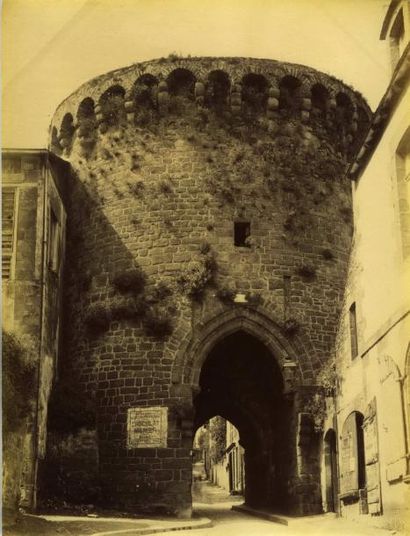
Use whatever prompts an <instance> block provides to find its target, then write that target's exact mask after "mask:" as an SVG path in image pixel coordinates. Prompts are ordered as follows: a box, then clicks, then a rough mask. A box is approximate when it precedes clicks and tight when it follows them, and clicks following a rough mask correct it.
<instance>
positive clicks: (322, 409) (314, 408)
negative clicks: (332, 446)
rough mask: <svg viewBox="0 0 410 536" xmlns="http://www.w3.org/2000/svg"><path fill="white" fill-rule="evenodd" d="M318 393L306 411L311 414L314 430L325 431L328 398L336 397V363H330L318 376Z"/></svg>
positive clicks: (308, 403)
mask: <svg viewBox="0 0 410 536" xmlns="http://www.w3.org/2000/svg"><path fill="white" fill-rule="evenodd" d="M316 385H317V387H318V391H317V392H316V393H314V394H313V395H312V396H311V397H310V399H309V400H308V401H307V403H306V404H305V411H306V412H307V413H310V415H311V417H312V420H313V425H314V430H315V431H316V432H322V431H323V425H324V422H325V418H326V397H332V396H334V393H335V389H336V366H335V361H334V360H330V361H328V362H327V363H326V364H325V365H324V366H323V367H322V369H321V370H320V372H319V374H318V375H317V376H316Z"/></svg>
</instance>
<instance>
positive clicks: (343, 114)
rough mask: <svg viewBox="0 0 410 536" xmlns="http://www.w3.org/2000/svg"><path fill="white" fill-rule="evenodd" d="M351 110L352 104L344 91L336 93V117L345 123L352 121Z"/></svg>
mask: <svg viewBox="0 0 410 536" xmlns="http://www.w3.org/2000/svg"><path fill="white" fill-rule="evenodd" d="M353 111H354V110H353V104H352V101H351V100H350V97H348V95H346V93H338V94H337V95H336V113H337V119H338V120H339V121H340V122H342V123H344V124H345V125H347V124H349V123H351V122H352V119H353Z"/></svg>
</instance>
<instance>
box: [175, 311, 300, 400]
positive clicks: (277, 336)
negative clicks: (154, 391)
mask: <svg viewBox="0 0 410 536" xmlns="http://www.w3.org/2000/svg"><path fill="white" fill-rule="evenodd" d="M236 331H244V332H245V333H248V334H249V335H252V336H254V337H255V338H256V339H258V340H259V341H260V342H261V343H263V344H264V345H265V346H266V347H267V348H268V350H269V351H270V352H271V354H272V355H273V356H275V359H276V360H277V362H278V366H279V367H280V368H281V370H282V374H283V378H284V384H285V390H287V391H291V390H292V389H293V387H294V386H295V385H298V384H300V383H301V381H302V373H301V367H300V363H299V359H298V354H297V352H296V350H295V347H294V345H293V344H292V343H291V342H290V341H289V340H288V339H287V338H286V337H285V336H284V335H283V333H282V330H281V329H280V327H279V326H278V324H277V323H276V322H274V321H273V320H272V319H271V318H270V317H269V316H267V315H266V314H264V313H262V312H260V311H256V310H255V309H251V308H248V307H243V308H242V307H241V308H235V309H232V310H230V311H224V312H223V313H221V314H219V315H216V316H213V317H212V318H210V319H208V320H207V321H205V322H204V323H203V324H202V325H201V327H200V328H199V329H198V330H197V331H196V333H194V334H193V336H192V337H191V339H189V340H188V341H187V342H185V344H183V345H182V346H181V348H180V349H179V351H178V353H177V356H176V359H175V361H174V366H173V370H172V381H173V383H174V384H176V383H181V384H187V385H191V386H193V387H194V386H196V385H198V381H199V375H200V372H201V368H202V365H203V363H204V361H205V359H206V356H207V355H208V354H209V352H210V351H211V350H212V348H213V347H214V346H215V345H216V344H217V343H218V341H220V340H221V339H223V338H224V337H226V336H228V335H231V334H233V333H235V332H236Z"/></svg>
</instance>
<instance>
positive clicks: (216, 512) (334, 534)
mask: <svg viewBox="0 0 410 536" xmlns="http://www.w3.org/2000/svg"><path fill="white" fill-rule="evenodd" d="M241 502H243V500H242V499H239V498H235V497H230V496H229V495H227V493H226V492H224V491H223V490H221V489H220V488H218V487H217V486H213V485H211V484H209V483H208V482H200V483H195V484H194V509H195V512H196V514H198V515H200V516H201V517H208V518H210V519H211V520H212V522H213V524H214V527H213V528H204V529H198V530H195V531H192V530H189V531H187V530H183V531H178V536H183V535H185V536H188V535H190V536H242V535H243V536H265V535H266V536H268V535H269V536H321V535H331V536H387V535H392V534H396V536H399V533H398V532H394V531H389V530H382V529H379V528H376V527H367V526H362V523H360V524H358V523H355V522H354V521H350V522H349V521H347V520H343V519H336V518H335V517H334V516H333V515H323V516H312V517H310V518H304V519H303V520H302V519H300V518H299V519H297V520H292V521H291V522H290V524H289V526H285V525H280V524H278V523H273V522H271V521H265V520H262V519H258V518H255V517H251V516H248V515H245V514H242V513H240V512H235V511H232V510H231V506H232V505H233V504H235V503H241ZM170 534H172V533H170V532H168V533H166V532H164V533H158V534H157V535H156V536H166V535H168V536H169V535H170Z"/></svg>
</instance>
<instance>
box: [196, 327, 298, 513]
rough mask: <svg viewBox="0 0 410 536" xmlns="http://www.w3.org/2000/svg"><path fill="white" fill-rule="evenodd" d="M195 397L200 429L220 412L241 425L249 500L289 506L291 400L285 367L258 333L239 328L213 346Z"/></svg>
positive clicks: (256, 504)
mask: <svg viewBox="0 0 410 536" xmlns="http://www.w3.org/2000/svg"><path fill="white" fill-rule="evenodd" d="M199 388H200V390H199V393H198V394H197V396H196V397H195V399H194V409H195V417H194V429H195V430H196V429H197V428H199V427H200V426H202V425H203V424H204V423H206V422H207V421H209V420H210V419H211V418H212V417H214V416H216V415H219V416H221V417H223V418H224V419H226V420H228V421H230V422H231V423H232V424H233V425H234V426H235V427H236V428H237V430H238V431H239V436H240V440H239V442H240V445H241V446H242V447H243V448H244V449H245V471H244V472H245V502H246V503H247V504H248V505H250V506H253V507H269V508H271V509H280V510H286V509H287V506H288V504H287V488H286V485H287V482H288V480H289V477H290V471H291V465H292V464H291V463H290V457H291V455H290V451H291V448H289V447H290V443H291V439H290V438H291V433H290V427H291V421H292V419H291V417H290V415H291V407H290V406H291V405H290V404H289V403H288V402H287V400H286V397H285V396H284V393H283V391H284V385H283V378H282V373H281V369H280V367H279V365H278V363H277V360H276V359H275V356H274V355H272V353H271V351H270V350H269V349H268V348H267V347H266V346H265V344H263V343H262V342H261V341H260V340H259V339H257V338H256V337H255V336H253V335H250V334H249V333H247V332H245V331H243V330H238V331H235V332H233V333H231V334H229V335H226V336H225V337H224V338H222V339H221V340H219V341H218V342H217V343H216V344H215V345H214V346H213V347H212V348H211V349H210V350H208V353H207V356H206V358H205V361H204V362H203V364H202V368H201V371H200V375H199Z"/></svg>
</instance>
